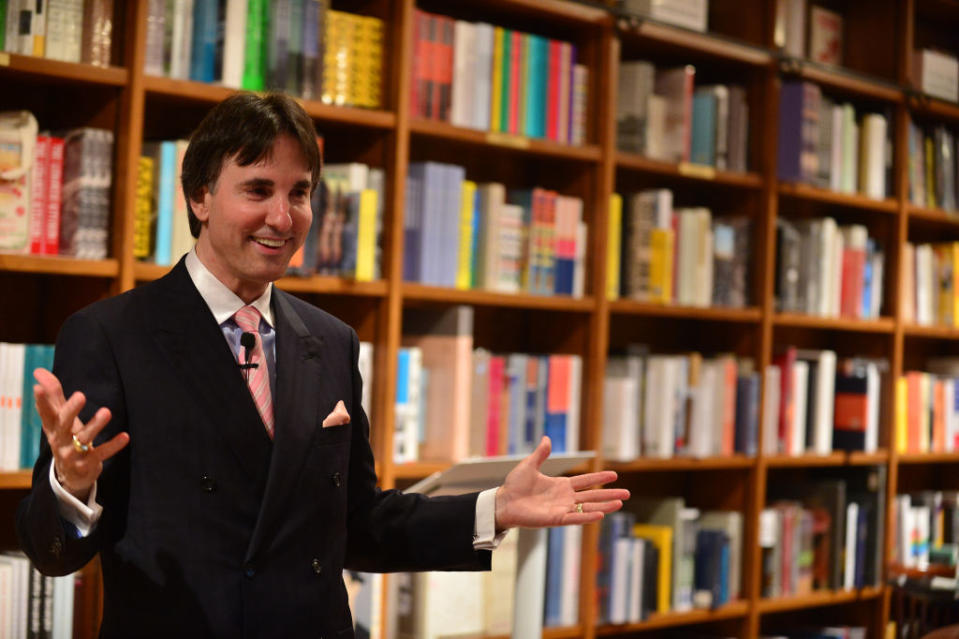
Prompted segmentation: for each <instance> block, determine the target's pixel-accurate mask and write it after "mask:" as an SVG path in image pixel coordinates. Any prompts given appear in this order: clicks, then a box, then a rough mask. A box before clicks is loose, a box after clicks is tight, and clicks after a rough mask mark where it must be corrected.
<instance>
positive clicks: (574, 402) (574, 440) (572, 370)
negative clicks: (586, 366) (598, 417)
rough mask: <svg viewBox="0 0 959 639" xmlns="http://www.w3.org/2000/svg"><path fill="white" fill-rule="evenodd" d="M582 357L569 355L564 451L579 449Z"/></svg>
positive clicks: (569, 451)
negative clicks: (567, 408) (567, 409)
mask: <svg viewBox="0 0 959 639" xmlns="http://www.w3.org/2000/svg"><path fill="white" fill-rule="evenodd" d="M582 387H583V358H582V357H580V356H579V355H570V356H569V403H568V404H567V406H569V411H568V412H567V415H566V452H568V453H574V452H576V451H578V450H579V413H580V410H581V402H580V397H582V391H583V388H582Z"/></svg>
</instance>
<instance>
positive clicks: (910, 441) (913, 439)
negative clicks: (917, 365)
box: [906, 371, 922, 453]
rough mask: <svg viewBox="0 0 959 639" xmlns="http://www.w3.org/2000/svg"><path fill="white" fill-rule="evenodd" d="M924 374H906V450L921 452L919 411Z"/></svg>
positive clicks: (914, 372)
mask: <svg viewBox="0 0 959 639" xmlns="http://www.w3.org/2000/svg"><path fill="white" fill-rule="evenodd" d="M921 381H922V373H917V372H916V371H911V372H908V373H906V450H907V451H908V452H910V453H918V452H919V421H920V420H919V411H920V400H921V399H922V390H921V388H920V386H921Z"/></svg>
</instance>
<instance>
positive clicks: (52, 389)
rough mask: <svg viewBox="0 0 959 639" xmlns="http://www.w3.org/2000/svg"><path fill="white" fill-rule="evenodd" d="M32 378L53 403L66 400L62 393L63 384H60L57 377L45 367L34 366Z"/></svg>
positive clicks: (60, 402)
mask: <svg viewBox="0 0 959 639" xmlns="http://www.w3.org/2000/svg"><path fill="white" fill-rule="evenodd" d="M33 379H35V380H37V383H38V384H39V385H40V386H41V388H43V390H44V391H45V392H46V393H47V395H48V396H49V397H50V400H51V401H52V402H53V403H54V405H59V404H62V403H63V402H64V401H66V398H65V397H64V395H63V386H61V385H60V380H59V379H57V376H56V375H54V374H53V373H51V372H50V371H48V370H47V369H45V368H35V369H33Z"/></svg>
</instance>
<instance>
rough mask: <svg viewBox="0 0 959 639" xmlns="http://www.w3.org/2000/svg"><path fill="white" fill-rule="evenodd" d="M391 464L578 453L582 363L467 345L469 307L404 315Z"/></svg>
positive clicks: (470, 334)
mask: <svg viewBox="0 0 959 639" xmlns="http://www.w3.org/2000/svg"><path fill="white" fill-rule="evenodd" d="M397 357H398V366H397V380H396V405H395V410H396V432H395V440H394V441H395V450H394V456H395V459H396V461H397V462H408V461H416V460H417V459H432V460H443V461H454V462H455V461H459V460H462V459H466V458H467V457H486V456H495V455H506V454H526V453H528V452H531V451H532V450H533V449H534V448H535V447H536V445H537V444H538V443H539V440H540V438H541V437H542V436H543V435H544V434H545V435H548V436H549V437H550V438H551V439H552V443H553V450H554V451H556V452H564V451H570V452H572V451H575V450H578V447H579V407H580V393H581V384H582V359H581V358H580V356H578V355H563V354H554V355H532V354H524V353H510V354H497V353H491V352H490V351H489V350H487V349H485V348H474V345H473V308H472V307H470V306H456V307H453V308H450V309H447V310H445V311H441V312H438V313H437V312H432V311H419V310H415V309H410V310H408V311H407V312H405V313H404V317H403V339H402V343H401V348H400V350H399V352H398V353H397Z"/></svg>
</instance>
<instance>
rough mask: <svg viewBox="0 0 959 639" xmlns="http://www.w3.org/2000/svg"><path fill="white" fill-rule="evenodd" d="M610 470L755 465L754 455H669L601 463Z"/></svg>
mask: <svg viewBox="0 0 959 639" xmlns="http://www.w3.org/2000/svg"><path fill="white" fill-rule="evenodd" d="M603 465H604V466H605V467H606V468H608V469H610V470H615V471H616V472H622V473H633V472H642V471H677V472H685V471H694V470H722V469H730V470H741V469H744V468H752V467H753V466H755V465H756V457H747V456H745V455H733V456H732V457H702V458H696V457H670V458H668V459H649V458H640V459H634V460H632V461H611V460H607V461H606V462H605V463H604V464H603Z"/></svg>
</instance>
